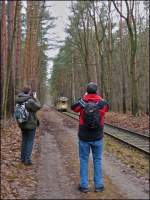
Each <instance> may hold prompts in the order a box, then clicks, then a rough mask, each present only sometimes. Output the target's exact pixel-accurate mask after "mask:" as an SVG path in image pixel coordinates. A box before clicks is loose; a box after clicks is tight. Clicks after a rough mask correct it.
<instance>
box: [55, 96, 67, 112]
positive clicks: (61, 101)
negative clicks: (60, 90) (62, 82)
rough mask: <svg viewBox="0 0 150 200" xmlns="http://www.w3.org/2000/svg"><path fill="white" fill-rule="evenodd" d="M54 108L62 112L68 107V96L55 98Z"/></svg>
mask: <svg viewBox="0 0 150 200" xmlns="http://www.w3.org/2000/svg"><path fill="white" fill-rule="evenodd" d="M56 109H57V110H58V111H61V112H64V111H67V109H68V98H67V97H59V98H58V99H57V100H56Z"/></svg>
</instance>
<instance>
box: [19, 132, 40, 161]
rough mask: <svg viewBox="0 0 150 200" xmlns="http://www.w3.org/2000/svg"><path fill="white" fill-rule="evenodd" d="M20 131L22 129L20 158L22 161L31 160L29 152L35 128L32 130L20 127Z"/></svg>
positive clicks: (30, 151)
mask: <svg viewBox="0 0 150 200" xmlns="http://www.w3.org/2000/svg"><path fill="white" fill-rule="evenodd" d="M21 131H22V145H21V160H22V161H23V162H31V154H32V149H33V142H34V138H35V131H36V129H33V130H23V129H22V130H21Z"/></svg>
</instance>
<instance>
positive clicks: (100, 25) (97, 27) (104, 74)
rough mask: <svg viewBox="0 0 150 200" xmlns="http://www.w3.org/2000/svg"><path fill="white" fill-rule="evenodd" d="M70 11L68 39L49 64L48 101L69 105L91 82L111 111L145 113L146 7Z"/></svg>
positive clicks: (96, 5)
mask: <svg viewBox="0 0 150 200" xmlns="http://www.w3.org/2000/svg"><path fill="white" fill-rule="evenodd" d="M142 7H143V10H144V12H142V13H141V8H142ZM70 9H71V15H70V16H69V22H68V26H67V28H66V32H67V33H68V36H67V38H66V40H65V44H64V46H63V47H62V48H61V49H60V51H59V54H58V55H57V56H56V57H55V58H54V65H53V72H52V77H51V81H50V83H51V91H53V98H54V99H55V98H56V97H57V96H67V97H69V99H70V102H72V101H74V100H75V99H77V98H79V97H80V96H81V95H83V94H84V92H85V89H86V83H87V82H90V81H94V82H97V83H98V86H99V93H100V94H101V96H103V98H106V99H107V100H108V101H109V103H110V106H111V110H112V111H115V112H121V113H127V112H131V113H132V114H133V115H134V116H136V115H139V114H140V113H141V112H144V113H148V112H149V106H148V105H149V95H148V94H149V67H148V66H149V61H148V55H149V45H148V44H149V19H148V9H149V3H148V1H143V2H141V1H78V2H74V1H72V3H71V7H70Z"/></svg>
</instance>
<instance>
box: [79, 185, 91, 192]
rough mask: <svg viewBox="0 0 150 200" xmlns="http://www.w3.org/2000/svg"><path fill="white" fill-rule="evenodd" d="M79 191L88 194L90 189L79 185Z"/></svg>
mask: <svg viewBox="0 0 150 200" xmlns="http://www.w3.org/2000/svg"><path fill="white" fill-rule="evenodd" d="M78 190H79V191H80V192H84V193H87V192H88V191H89V189H88V188H84V187H81V186H80V185H79V187H78Z"/></svg>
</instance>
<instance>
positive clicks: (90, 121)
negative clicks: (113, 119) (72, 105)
mask: <svg viewBox="0 0 150 200" xmlns="http://www.w3.org/2000/svg"><path fill="white" fill-rule="evenodd" d="M99 109H100V107H99V102H98V103H94V102H88V103H85V106H84V111H83V112H84V113H83V119H84V123H85V126H86V127H87V128H88V129H92V130H93V129H98V128H100V121H101V116H100V112H99Z"/></svg>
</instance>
